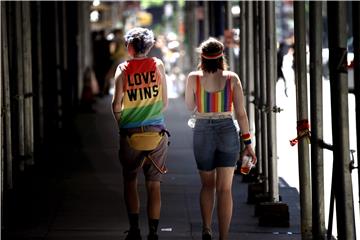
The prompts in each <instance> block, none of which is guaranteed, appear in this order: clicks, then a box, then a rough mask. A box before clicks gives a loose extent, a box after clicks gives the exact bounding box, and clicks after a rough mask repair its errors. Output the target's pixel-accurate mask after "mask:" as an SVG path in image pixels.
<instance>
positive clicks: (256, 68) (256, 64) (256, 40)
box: [253, 1, 262, 175]
mask: <svg viewBox="0 0 360 240" xmlns="http://www.w3.org/2000/svg"><path fill="white" fill-rule="evenodd" d="M253 4H254V6H253V22H254V23H253V29H254V31H253V32H254V37H253V38H254V89H255V93H254V101H253V102H254V107H255V108H254V110H255V118H254V121H255V143H256V145H255V151H256V156H258V162H257V171H258V174H260V175H261V174H262V159H261V155H262V153H261V148H262V147H261V134H262V131H261V118H260V116H261V111H260V108H259V106H260V104H259V103H260V96H261V93H260V90H261V89H260V76H259V70H260V67H259V61H260V57H259V53H260V52H259V14H258V11H259V8H258V5H259V2H256V1H254V3H253Z"/></svg>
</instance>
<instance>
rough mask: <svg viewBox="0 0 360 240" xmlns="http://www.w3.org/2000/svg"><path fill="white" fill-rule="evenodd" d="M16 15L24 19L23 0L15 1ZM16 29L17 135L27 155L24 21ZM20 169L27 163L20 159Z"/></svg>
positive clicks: (20, 154) (23, 154)
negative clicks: (21, 0) (20, 0)
mask: <svg viewBox="0 0 360 240" xmlns="http://www.w3.org/2000/svg"><path fill="white" fill-rule="evenodd" d="M15 16H16V19H22V2H16V3H15ZM15 26H16V27H15V29H16V30H15V31H16V40H15V41H16V51H15V52H16V58H17V59H16V62H17V67H16V72H17V74H16V78H17V79H16V81H17V89H16V90H17V96H16V97H17V115H18V116H17V117H18V121H17V123H18V126H17V127H18V129H17V135H18V136H17V137H18V156H17V157H24V156H25V141H24V140H25V118H24V70H23V65H24V62H23V59H24V55H23V44H22V43H23V32H22V31H23V29H22V22H21V21H15ZM19 164H20V166H19V167H20V170H22V171H23V170H24V168H25V165H24V161H23V160H21V161H20V163H19Z"/></svg>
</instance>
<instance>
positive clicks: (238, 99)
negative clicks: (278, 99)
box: [232, 74, 256, 164]
mask: <svg viewBox="0 0 360 240" xmlns="http://www.w3.org/2000/svg"><path fill="white" fill-rule="evenodd" d="M232 78H233V80H235V83H234V96H233V102H234V109H235V117H236V119H237V121H238V123H239V126H240V130H241V132H242V133H243V134H244V133H249V132H250V128H249V120H248V116H247V113H246V110H245V106H244V94H243V88H242V85H241V82H240V79H239V77H238V76H237V75H236V74H234V75H233V76H232ZM242 155H250V156H251V157H252V161H253V163H254V164H255V163H256V156H255V153H254V150H253V149H252V146H251V144H249V145H245V149H244V152H243V153H242Z"/></svg>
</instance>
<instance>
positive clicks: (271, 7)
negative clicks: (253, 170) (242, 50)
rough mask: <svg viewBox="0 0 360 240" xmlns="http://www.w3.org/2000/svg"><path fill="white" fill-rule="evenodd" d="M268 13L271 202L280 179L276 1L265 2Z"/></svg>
mask: <svg viewBox="0 0 360 240" xmlns="http://www.w3.org/2000/svg"><path fill="white" fill-rule="evenodd" d="M265 15H266V43H267V44H266V85H267V96H266V97H267V99H266V100H267V101H266V103H267V121H268V129H267V130H268V136H267V137H268V138H267V141H268V146H269V148H268V161H269V166H268V167H269V197H270V199H269V200H270V201H271V202H278V201H279V179H278V174H277V145H276V93H275V91H276V89H275V83H276V71H275V70H276V64H277V63H276V62H277V59H276V29H275V2H266V3H265Z"/></svg>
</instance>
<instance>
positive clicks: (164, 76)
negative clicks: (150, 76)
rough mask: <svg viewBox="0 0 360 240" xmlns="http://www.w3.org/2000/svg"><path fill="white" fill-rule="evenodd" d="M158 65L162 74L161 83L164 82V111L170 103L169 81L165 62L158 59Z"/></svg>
mask: <svg viewBox="0 0 360 240" xmlns="http://www.w3.org/2000/svg"><path fill="white" fill-rule="evenodd" d="M156 66H157V69H158V71H159V74H160V76H161V83H162V100H163V103H164V106H163V111H165V110H166V109H167V107H168V105H169V100H168V96H167V82H166V74H165V67H164V63H163V62H162V61H161V60H160V59H157V60H156Z"/></svg>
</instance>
